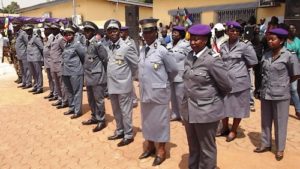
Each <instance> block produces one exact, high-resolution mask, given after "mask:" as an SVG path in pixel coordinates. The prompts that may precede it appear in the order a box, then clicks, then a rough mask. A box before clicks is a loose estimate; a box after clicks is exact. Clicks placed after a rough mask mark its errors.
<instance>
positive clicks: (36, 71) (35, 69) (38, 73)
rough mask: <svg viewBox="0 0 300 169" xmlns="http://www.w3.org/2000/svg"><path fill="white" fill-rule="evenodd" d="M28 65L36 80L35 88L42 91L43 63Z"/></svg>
mask: <svg viewBox="0 0 300 169" xmlns="http://www.w3.org/2000/svg"><path fill="white" fill-rule="evenodd" d="M28 64H29V70H30V72H31V74H32V77H33V80H34V85H33V88H34V89H37V90H41V89H42V88H43V73H42V61H34V62H28Z"/></svg>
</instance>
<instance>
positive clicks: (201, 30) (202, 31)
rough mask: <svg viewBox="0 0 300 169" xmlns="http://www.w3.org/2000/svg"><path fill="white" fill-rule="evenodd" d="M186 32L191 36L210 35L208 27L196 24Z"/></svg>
mask: <svg viewBox="0 0 300 169" xmlns="http://www.w3.org/2000/svg"><path fill="white" fill-rule="evenodd" d="M188 32H189V33H190V34H191V35H201V36H202V35H208V34H210V32H211V30H210V26H208V25H202V24H197V25H193V26H192V27H190V28H189V30H188Z"/></svg>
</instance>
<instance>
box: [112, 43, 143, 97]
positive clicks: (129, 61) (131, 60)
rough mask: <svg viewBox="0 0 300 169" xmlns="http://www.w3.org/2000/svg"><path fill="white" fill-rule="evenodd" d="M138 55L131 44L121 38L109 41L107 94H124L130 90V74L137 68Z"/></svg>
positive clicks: (131, 84) (131, 86)
mask: <svg viewBox="0 0 300 169" xmlns="http://www.w3.org/2000/svg"><path fill="white" fill-rule="evenodd" d="M137 63H138V56H137V53H136V52H135V49H134V48H133V47H132V46H129V45H127V44H126V43H125V42H124V41H123V40H122V39H121V38H120V39H119V40H118V41H117V42H116V43H114V44H113V43H112V42H110V45H109V49H108V64H107V86H108V93H109V94H125V93H129V92H131V91H132V88H133V83H132V76H133V75H134V74H135V72H136V70H137Z"/></svg>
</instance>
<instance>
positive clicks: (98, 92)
mask: <svg viewBox="0 0 300 169" xmlns="http://www.w3.org/2000/svg"><path fill="white" fill-rule="evenodd" d="M105 89H106V84H104V85H95V86H86V91H87V96H88V102H89V106H90V108H91V111H92V119H93V120H97V121H98V122H105V104H104V92H105Z"/></svg>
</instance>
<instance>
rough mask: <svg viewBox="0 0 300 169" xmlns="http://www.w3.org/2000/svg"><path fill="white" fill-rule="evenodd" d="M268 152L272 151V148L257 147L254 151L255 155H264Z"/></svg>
mask: <svg viewBox="0 0 300 169" xmlns="http://www.w3.org/2000/svg"><path fill="white" fill-rule="evenodd" d="M267 151H271V147H257V148H256V149H254V150H253V152H255V153H264V152H267Z"/></svg>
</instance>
